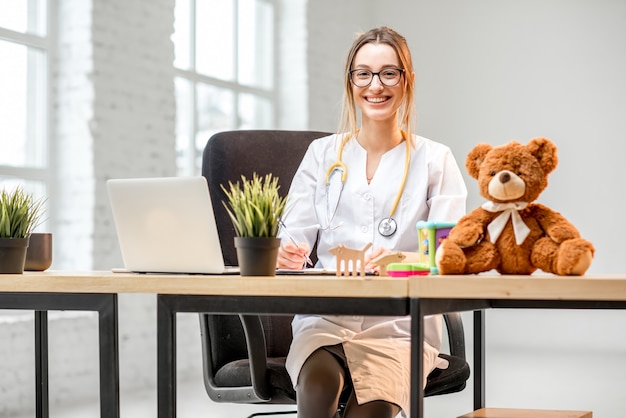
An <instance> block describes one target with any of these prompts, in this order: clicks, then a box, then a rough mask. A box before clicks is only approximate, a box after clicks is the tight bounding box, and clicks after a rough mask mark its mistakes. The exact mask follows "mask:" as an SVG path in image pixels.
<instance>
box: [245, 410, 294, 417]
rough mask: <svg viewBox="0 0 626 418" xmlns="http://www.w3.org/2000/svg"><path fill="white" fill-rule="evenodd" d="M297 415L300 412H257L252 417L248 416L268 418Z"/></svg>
mask: <svg viewBox="0 0 626 418" xmlns="http://www.w3.org/2000/svg"><path fill="white" fill-rule="evenodd" d="M297 413H298V411H275V412H255V413H254V414H252V415H248V417H247V418H253V417H262V416H268V415H288V414H297Z"/></svg>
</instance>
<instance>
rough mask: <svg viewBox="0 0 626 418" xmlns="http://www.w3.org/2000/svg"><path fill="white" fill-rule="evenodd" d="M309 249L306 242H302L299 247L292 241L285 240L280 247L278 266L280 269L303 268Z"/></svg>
mask: <svg viewBox="0 0 626 418" xmlns="http://www.w3.org/2000/svg"><path fill="white" fill-rule="evenodd" d="M309 251H310V249H309V246H308V245H307V244H306V243H303V242H302V243H300V247H298V246H296V244H294V243H293V242H291V241H285V243H284V244H283V245H281V246H280V248H278V259H277V260H276V267H277V268H279V269H290V270H302V269H303V268H304V266H305V265H306V259H307V255H308V254H309Z"/></svg>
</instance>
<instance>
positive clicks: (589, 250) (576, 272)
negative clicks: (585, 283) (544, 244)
mask: <svg viewBox="0 0 626 418" xmlns="http://www.w3.org/2000/svg"><path fill="white" fill-rule="evenodd" d="M593 253H594V248H593V245H592V244H591V243H590V242H588V241H585V240H584V239H582V238H575V239H570V240H567V241H564V242H562V243H561V248H559V257H558V260H557V263H556V274H559V275H563V276H582V275H583V274H585V272H586V271H587V269H588V268H589V266H590V265H591V261H592V260H593Z"/></svg>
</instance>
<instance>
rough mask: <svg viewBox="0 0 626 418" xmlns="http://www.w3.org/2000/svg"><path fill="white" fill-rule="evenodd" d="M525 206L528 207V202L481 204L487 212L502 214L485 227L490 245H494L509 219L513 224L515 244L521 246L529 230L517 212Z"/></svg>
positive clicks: (488, 202)
mask: <svg viewBox="0 0 626 418" xmlns="http://www.w3.org/2000/svg"><path fill="white" fill-rule="evenodd" d="M526 206H528V202H515V203H494V202H491V201H487V202H485V203H483V206H482V208H483V209H485V210H486V211H488V212H502V213H501V214H500V215H498V217H497V218H495V219H494V220H493V221H491V223H489V225H488V226H487V231H489V237H490V238H491V242H492V243H494V244H495V243H496V240H497V239H498V237H499V236H500V234H501V233H502V231H503V230H504V227H505V226H506V223H507V222H508V221H509V218H511V222H512V223H513V232H514V233H515V242H516V243H517V245H521V244H522V242H524V240H525V239H526V237H527V236H528V234H530V228H528V226H526V224H525V223H524V221H523V220H522V217H521V216H520V215H519V213H518V211H520V210H522V209H524V208H525V207H526Z"/></svg>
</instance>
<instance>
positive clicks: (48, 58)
mask: <svg viewBox="0 0 626 418" xmlns="http://www.w3.org/2000/svg"><path fill="white" fill-rule="evenodd" d="M29 1H30V0H29ZM44 7H45V20H46V33H45V34H44V35H36V34H31V33H22V32H18V31H13V30H11V29H7V28H5V27H0V40H2V41H7V42H11V43H15V44H19V45H23V46H26V47H29V48H36V49H39V50H41V51H42V52H43V53H44V60H45V65H44V68H45V70H44V74H29V76H28V83H43V85H44V87H43V91H44V99H43V100H44V102H45V104H44V110H43V114H42V122H43V126H44V127H43V130H44V132H43V135H44V144H43V147H42V148H43V149H41V150H34V149H31V150H30V152H37V153H42V154H43V161H44V162H43V165H42V166H40V167H32V166H26V165H2V164H0V176H1V177H9V178H15V179H18V180H24V181H37V182H41V183H42V184H43V185H44V188H45V190H46V195H47V196H36V197H43V198H46V199H48V196H50V195H52V190H53V187H54V185H53V181H52V177H53V176H52V172H51V165H52V164H51V161H52V159H53V149H54V146H53V139H52V138H53V135H52V132H53V128H52V117H51V109H52V108H53V101H52V82H51V81H52V61H53V59H52V57H53V53H54V50H53V46H54V45H55V39H54V36H55V30H54V11H55V10H56V1H55V0H47V1H46V4H45V6H44ZM29 18H30V17H29ZM28 102H29V105H28V107H29V108H30V107H31V106H39V104H38V103H33V102H32V101H30V100H28ZM30 125H32V124H29V126H30ZM27 138H28V135H27ZM27 140H28V139H27ZM27 146H30V147H31V148H34V147H35V145H34V144H27ZM48 203H49V202H48ZM50 206H51V205H50V204H48V205H47V207H46V218H47V219H50V217H51V214H50Z"/></svg>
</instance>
